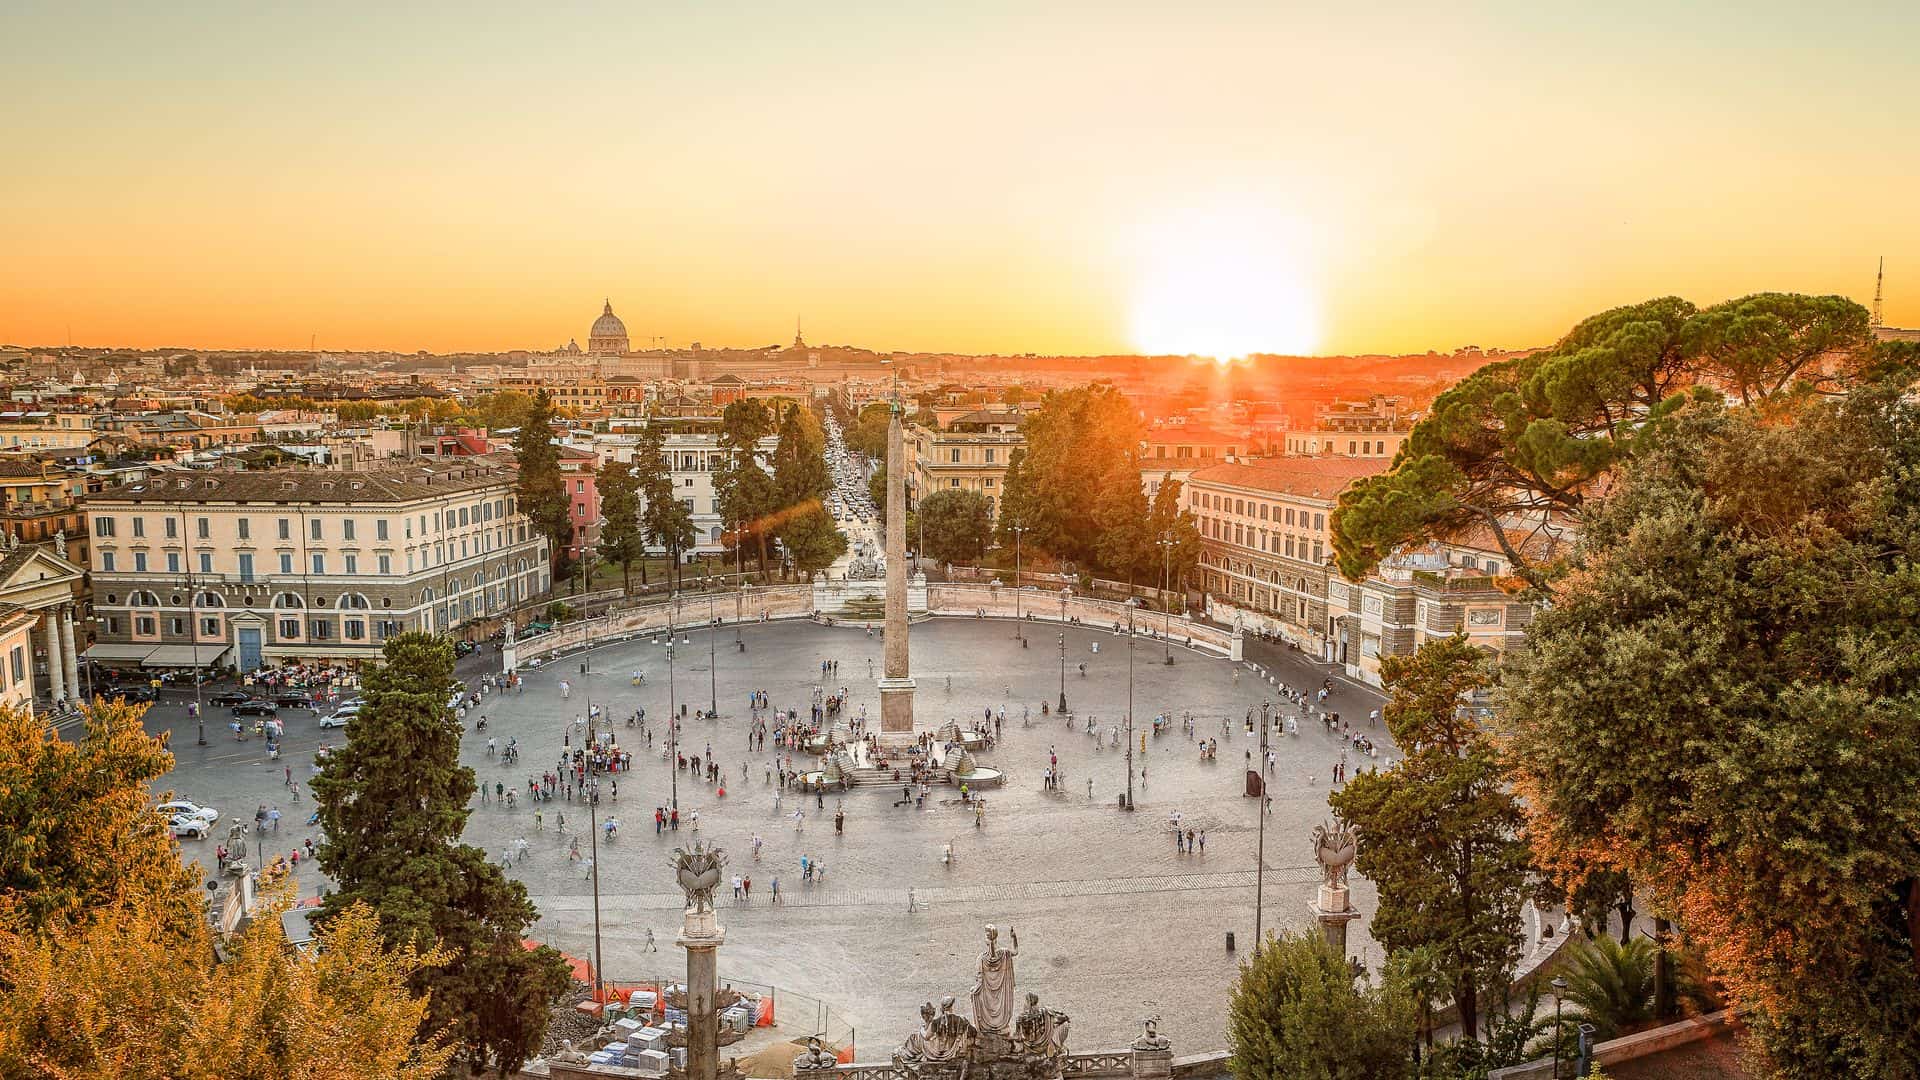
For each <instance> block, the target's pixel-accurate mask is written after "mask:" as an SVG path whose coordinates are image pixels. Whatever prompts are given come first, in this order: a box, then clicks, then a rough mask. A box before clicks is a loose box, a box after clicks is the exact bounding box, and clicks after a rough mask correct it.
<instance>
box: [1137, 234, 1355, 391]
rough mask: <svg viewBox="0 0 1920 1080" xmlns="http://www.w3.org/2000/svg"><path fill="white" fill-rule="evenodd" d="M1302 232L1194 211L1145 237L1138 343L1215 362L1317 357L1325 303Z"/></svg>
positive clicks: (1151, 350) (1140, 259)
mask: <svg viewBox="0 0 1920 1080" xmlns="http://www.w3.org/2000/svg"><path fill="white" fill-rule="evenodd" d="M1305 246H1306V245H1305V243H1304V241H1303V240H1302V238H1301V237H1300V236H1299V235H1298V234H1297V231H1296V230H1292V229H1289V228H1286V227H1284V226H1283V225H1281V224H1280V223H1276V222H1274V221H1273V220H1272V219H1271V217H1270V216H1264V217H1263V216H1262V215H1259V214H1255V213H1234V212H1228V211H1215V212H1211V213H1186V214H1182V215H1180V216H1178V217H1176V218H1174V219H1171V220H1168V221H1166V222H1163V223H1160V224H1158V225H1156V226H1155V227H1153V228H1151V229H1148V230H1146V231H1145V232H1144V233H1143V235H1142V238H1141V243H1140V245H1139V251H1138V253H1137V256H1136V261H1135V273H1134V287H1133V295H1132V299H1131V304H1130V318H1131V323H1132V327H1131V329H1132V337H1133V343H1134V346H1135V347H1136V348H1138V349H1140V350H1141V351H1143V352H1148V353H1174V354H1179V355H1185V356H1210V357H1213V358H1215V359H1217V360H1221V361H1225V360H1229V359H1232V358H1235V357H1242V356H1246V355H1248V354H1250V353H1287V354H1294V355H1304V354H1308V353H1311V352H1313V350H1314V349H1315V348H1316V347H1317V346H1318V345H1319V340H1320V310H1319V308H1320V304H1319V296H1318V295H1317V293H1316V290H1315V289H1314V288H1313V285H1312V283H1311V282H1310V281H1308V280H1307V276H1306V274H1305V273H1304V271H1303V269H1302V266H1303V263H1304V262H1305V261H1306V259H1305Z"/></svg>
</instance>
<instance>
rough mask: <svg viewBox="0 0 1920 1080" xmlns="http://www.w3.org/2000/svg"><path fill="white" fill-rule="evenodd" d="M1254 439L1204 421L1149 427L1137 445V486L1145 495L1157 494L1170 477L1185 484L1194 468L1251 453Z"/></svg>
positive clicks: (1151, 496)
mask: <svg viewBox="0 0 1920 1080" xmlns="http://www.w3.org/2000/svg"><path fill="white" fill-rule="evenodd" d="M1252 442H1253V440H1252V439H1251V438H1250V437H1249V436H1246V435H1233V434H1230V433H1228V432H1225V431H1220V430H1218V429H1216V428H1211V427H1207V426H1205V425H1203V424H1167V425H1164V426H1161V427H1156V428H1152V429H1151V430H1149V431H1148V432H1147V438H1146V441H1145V442H1144V443H1142V444H1141V446H1140V486H1141V487H1142V488H1143V489H1144V490H1145V491H1146V493H1147V498H1148V499H1152V498H1153V497H1154V496H1155V495H1158V494H1160V488H1161V485H1163V484H1165V483H1166V482H1167V481H1169V480H1178V481H1179V482H1180V483H1181V484H1183V485H1184V484H1185V483H1186V482H1187V481H1188V480H1189V479H1191V478H1192V476H1193V473H1194V470H1196V469H1204V468H1207V467H1208V466H1210V465H1218V464H1220V463H1221V462H1223V461H1230V460H1232V459H1233V458H1236V457H1241V456H1244V455H1246V454H1249V453H1251V452H1252Z"/></svg>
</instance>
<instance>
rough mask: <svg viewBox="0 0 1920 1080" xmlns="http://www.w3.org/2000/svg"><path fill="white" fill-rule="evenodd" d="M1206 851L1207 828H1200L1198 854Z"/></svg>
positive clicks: (1203, 853)
mask: <svg viewBox="0 0 1920 1080" xmlns="http://www.w3.org/2000/svg"><path fill="white" fill-rule="evenodd" d="M1206 853H1207V830H1205V829H1201V830H1200V854H1202V855H1205V854H1206Z"/></svg>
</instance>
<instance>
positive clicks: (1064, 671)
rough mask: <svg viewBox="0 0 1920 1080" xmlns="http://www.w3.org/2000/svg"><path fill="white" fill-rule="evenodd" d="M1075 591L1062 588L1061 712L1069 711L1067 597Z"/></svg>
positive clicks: (1065, 587)
mask: <svg viewBox="0 0 1920 1080" xmlns="http://www.w3.org/2000/svg"><path fill="white" fill-rule="evenodd" d="M1071 595H1073V591H1072V590H1071V589H1069V588H1068V587H1067V586H1065V585H1062V586H1060V711H1061V712H1063V713H1064V712H1066V711H1067V597H1069V596H1071Z"/></svg>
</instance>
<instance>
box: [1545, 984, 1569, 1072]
mask: <svg viewBox="0 0 1920 1080" xmlns="http://www.w3.org/2000/svg"><path fill="white" fill-rule="evenodd" d="M1547 985H1549V986H1551V987H1553V1078H1554V1080H1560V999H1561V998H1562V997H1564V996H1565V995H1566V992H1567V980H1565V979H1563V978H1561V977H1560V976H1558V975H1555V976H1554V977H1553V981H1552V982H1550V983H1548V984H1547Z"/></svg>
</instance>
